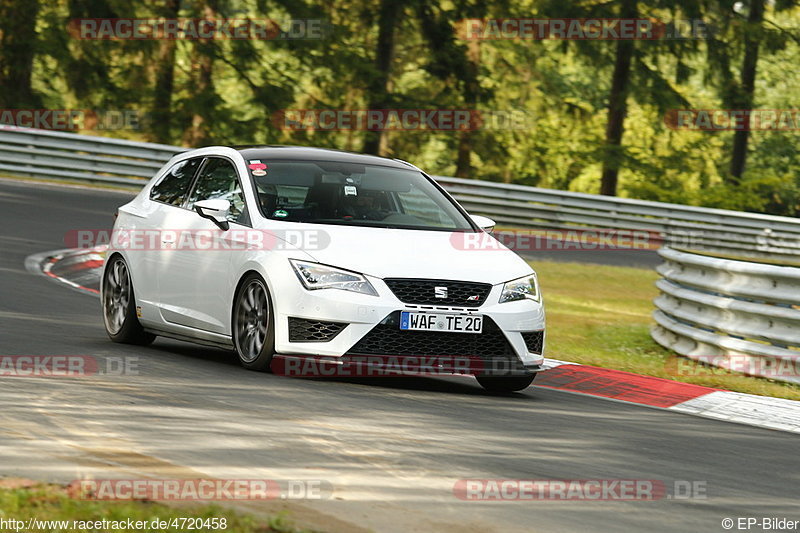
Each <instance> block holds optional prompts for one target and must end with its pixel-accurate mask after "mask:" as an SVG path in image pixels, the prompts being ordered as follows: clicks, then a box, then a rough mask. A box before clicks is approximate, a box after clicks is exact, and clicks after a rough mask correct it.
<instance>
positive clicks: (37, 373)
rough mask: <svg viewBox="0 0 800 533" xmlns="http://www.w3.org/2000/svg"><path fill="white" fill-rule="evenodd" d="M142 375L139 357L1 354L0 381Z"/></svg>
mask: <svg viewBox="0 0 800 533" xmlns="http://www.w3.org/2000/svg"><path fill="white" fill-rule="evenodd" d="M138 374H139V358H138V357H136V356H109V357H103V358H99V357H94V356H92V355H0V378H6V377H22V378H32V377H37V378H77V377H86V376H132V375H134V376H135V375H138Z"/></svg>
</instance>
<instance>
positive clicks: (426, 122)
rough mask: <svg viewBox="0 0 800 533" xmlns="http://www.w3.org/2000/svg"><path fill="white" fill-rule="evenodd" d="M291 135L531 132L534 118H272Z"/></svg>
mask: <svg viewBox="0 0 800 533" xmlns="http://www.w3.org/2000/svg"><path fill="white" fill-rule="evenodd" d="M272 122H273V124H274V125H275V127H276V128H278V129H281V130H289V131H438V132H447V131H475V130H531V129H533V127H534V120H533V115H532V114H531V113H529V112H527V111H524V110H521V109H512V110H477V109H283V110H280V111H276V112H275V113H273V115H272Z"/></svg>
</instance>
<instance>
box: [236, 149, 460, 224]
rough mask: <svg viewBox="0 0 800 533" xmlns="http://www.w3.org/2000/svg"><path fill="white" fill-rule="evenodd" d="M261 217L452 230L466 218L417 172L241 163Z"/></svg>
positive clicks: (343, 165) (345, 165)
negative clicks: (257, 201) (250, 178)
mask: <svg viewBox="0 0 800 533" xmlns="http://www.w3.org/2000/svg"><path fill="white" fill-rule="evenodd" d="M247 166H248V169H249V170H250V175H251V177H252V179H253V182H254V183H255V186H256V191H257V193H258V200H259V206H260V208H261V213H262V214H263V215H264V216H265V217H266V218H269V219H273V220H283V221H290V222H306V223H313V224H337V225H348V226H371V227H380V228H405V229H426V230H442V231H457V230H471V229H473V227H472V225H471V224H470V222H469V221H468V220H467V218H466V217H465V216H464V215H463V214H462V213H461V211H460V210H459V209H458V208H457V207H456V206H455V205H454V204H453V202H451V201H450V200H449V199H448V198H447V197H446V196H445V195H443V194H442V193H441V192H440V191H439V189H437V188H436V186H435V185H434V184H432V183H431V182H430V181H429V179H428V178H427V177H426V176H425V175H423V174H422V173H421V172H419V171H417V170H412V169H399V168H393V167H387V166H379V165H363V164H354V163H342V162H326V161H285V160H284V161H275V160H252V159H251V160H247Z"/></svg>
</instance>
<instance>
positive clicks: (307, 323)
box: [289, 317, 347, 342]
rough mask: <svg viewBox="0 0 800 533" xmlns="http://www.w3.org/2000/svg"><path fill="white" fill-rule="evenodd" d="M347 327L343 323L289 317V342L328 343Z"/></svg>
mask: <svg viewBox="0 0 800 533" xmlns="http://www.w3.org/2000/svg"><path fill="white" fill-rule="evenodd" d="M346 326H347V324H346V323H343V322H325V321H323V320H308V319H305V318H295V317H289V342H328V341H330V340H331V339H333V338H334V337H335V336H336V335H338V334H339V333H341V331H342V330H343V329H344V328H345V327H346Z"/></svg>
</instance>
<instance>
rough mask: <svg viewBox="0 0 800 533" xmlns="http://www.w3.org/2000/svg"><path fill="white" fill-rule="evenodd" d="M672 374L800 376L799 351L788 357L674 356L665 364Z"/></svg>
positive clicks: (725, 376) (784, 377)
mask: <svg viewBox="0 0 800 533" xmlns="http://www.w3.org/2000/svg"><path fill="white" fill-rule="evenodd" d="M664 369H665V370H666V372H667V373H668V374H670V375H672V376H681V377H686V376H691V377H714V378H715V379H720V378H731V379H736V378H740V377H741V375H740V374H744V375H747V376H758V377H763V378H769V379H778V380H784V381H785V380H789V381H794V380H797V379H800V354H798V355H796V356H789V357H782V358H777V357H768V356H752V355H747V354H730V355H719V354H716V355H692V356H691V358H687V357H680V356H674V357H670V358H669V359H667V361H666V363H665V364H664Z"/></svg>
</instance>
